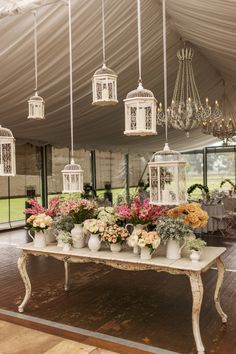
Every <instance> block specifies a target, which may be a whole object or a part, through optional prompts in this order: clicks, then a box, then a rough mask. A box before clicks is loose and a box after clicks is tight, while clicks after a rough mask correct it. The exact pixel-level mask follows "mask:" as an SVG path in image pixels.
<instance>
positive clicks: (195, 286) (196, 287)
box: [189, 272, 205, 354]
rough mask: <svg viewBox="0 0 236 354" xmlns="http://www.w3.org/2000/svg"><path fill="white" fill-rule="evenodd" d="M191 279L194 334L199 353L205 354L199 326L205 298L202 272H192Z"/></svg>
mask: <svg viewBox="0 0 236 354" xmlns="http://www.w3.org/2000/svg"><path fill="white" fill-rule="evenodd" d="M189 280H190V284H191V290H192V295H193V305H192V326H193V335H194V339H195V343H196V347H197V352H198V354H204V353H205V348H204V346H203V343H202V339H201V333H200V328H199V318H200V312H201V306H202V298H203V285H202V278H201V273H198V272H190V274H189Z"/></svg>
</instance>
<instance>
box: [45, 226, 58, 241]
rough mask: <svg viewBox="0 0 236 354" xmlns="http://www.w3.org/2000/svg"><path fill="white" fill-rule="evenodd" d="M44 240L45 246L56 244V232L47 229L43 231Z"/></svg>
mask: <svg viewBox="0 0 236 354" xmlns="http://www.w3.org/2000/svg"><path fill="white" fill-rule="evenodd" d="M45 240H46V244H47V245H49V244H50V243H54V242H56V230H55V229H53V228H50V229H47V230H46V231H45Z"/></svg>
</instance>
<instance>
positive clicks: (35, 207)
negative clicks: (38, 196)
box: [24, 197, 61, 217]
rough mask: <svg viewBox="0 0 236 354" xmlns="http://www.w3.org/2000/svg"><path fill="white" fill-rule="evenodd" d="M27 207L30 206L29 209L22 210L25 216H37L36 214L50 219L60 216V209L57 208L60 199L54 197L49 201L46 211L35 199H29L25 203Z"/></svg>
mask: <svg viewBox="0 0 236 354" xmlns="http://www.w3.org/2000/svg"><path fill="white" fill-rule="evenodd" d="M27 203H28V205H30V208H26V209H25V210H24V214H26V215H38V214H46V215H49V216H51V217H55V216H58V215H60V213H61V212H60V208H59V203H60V198H58V197H54V198H52V199H51V200H50V201H49V208H48V209H46V208H44V207H43V206H42V205H41V204H39V202H38V201H37V200H35V199H30V200H28V201H27Z"/></svg>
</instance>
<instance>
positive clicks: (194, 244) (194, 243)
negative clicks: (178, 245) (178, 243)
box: [186, 238, 207, 251]
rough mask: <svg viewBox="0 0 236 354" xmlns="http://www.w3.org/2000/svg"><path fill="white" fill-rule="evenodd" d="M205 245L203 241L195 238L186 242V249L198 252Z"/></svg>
mask: <svg viewBox="0 0 236 354" xmlns="http://www.w3.org/2000/svg"><path fill="white" fill-rule="evenodd" d="M206 244H207V243H206V242H205V241H203V240H202V239H201V238H196V239H191V240H187V242H186V247H187V248H188V249H189V250H190V251H200V250H201V249H203V248H204V247H205V246H206Z"/></svg>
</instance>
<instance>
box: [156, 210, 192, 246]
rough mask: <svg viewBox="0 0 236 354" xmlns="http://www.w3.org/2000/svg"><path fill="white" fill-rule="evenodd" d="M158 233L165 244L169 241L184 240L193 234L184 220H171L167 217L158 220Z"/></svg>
mask: <svg viewBox="0 0 236 354" xmlns="http://www.w3.org/2000/svg"><path fill="white" fill-rule="evenodd" d="M156 231H157V233H158V234H159V235H160V237H161V239H162V241H163V242H164V243H166V242H167V241H168V240H183V239H185V237H187V236H190V235H191V234H192V229H191V227H190V226H189V225H186V224H184V223H183V219H181V218H169V217H167V216H162V217H160V218H159V219H158V225H157V227H156Z"/></svg>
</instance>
